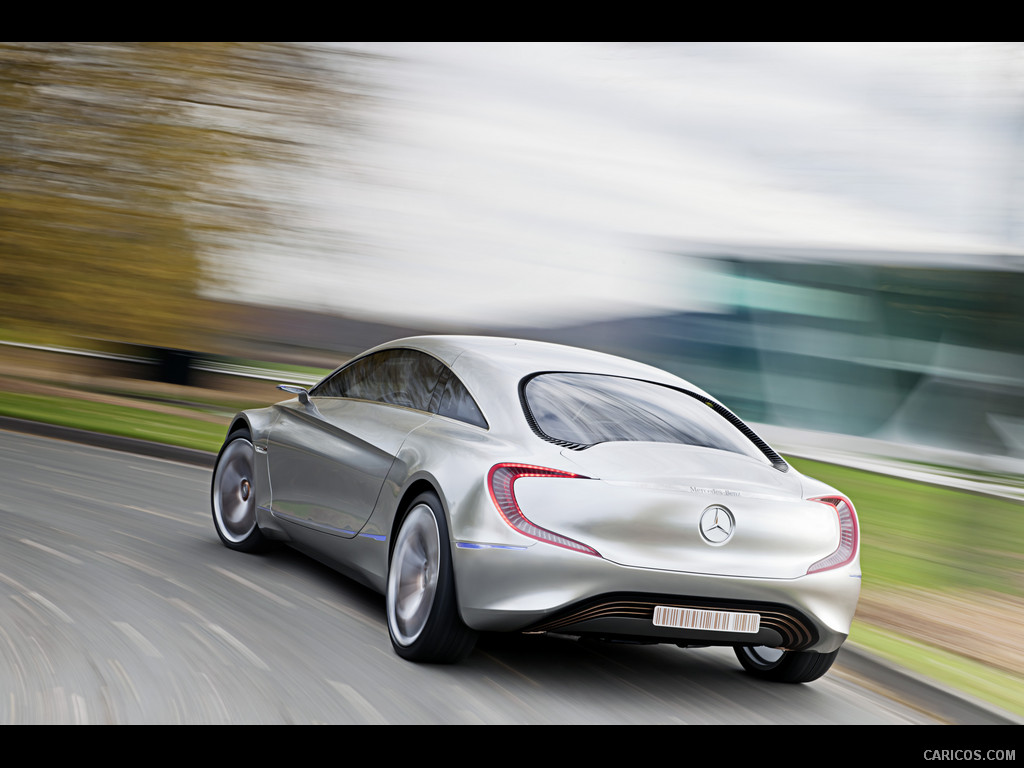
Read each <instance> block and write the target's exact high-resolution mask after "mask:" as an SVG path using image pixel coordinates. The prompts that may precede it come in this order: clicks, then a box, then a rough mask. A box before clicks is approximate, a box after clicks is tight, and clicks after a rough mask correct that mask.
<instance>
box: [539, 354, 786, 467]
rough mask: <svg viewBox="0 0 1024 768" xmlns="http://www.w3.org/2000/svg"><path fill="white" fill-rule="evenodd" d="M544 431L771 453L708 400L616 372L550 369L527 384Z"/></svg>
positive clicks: (592, 439)
mask: <svg viewBox="0 0 1024 768" xmlns="http://www.w3.org/2000/svg"><path fill="white" fill-rule="evenodd" d="M525 395H526V401H527V405H528V407H529V411H530V413H531V415H532V416H533V418H534V420H535V421H536V423H537V426H538V428H539V429H540V431H541V432H542V433H543V434H544V435H545V436H547V437H549V438H552V439H554V440H561V441H566V442H569V443H574V444H576V445H583V446H587V445H595V444H597V443H606V442H612V441H630V440H632V441H644V442H657V443H682V444H684V445H697V446H703V447H705V448H716V449H718V450H723V451H731V452H733V453H740V454H743V455H744V456H751V457H754V458H757V459H760V460H762V461H768V459H767V457H766V456H765V455H764V453H762V452H761V451H760V450H759V449H758V448H757V446H755V445H754V444H753V443H752V442H751V441H750V440H748V439H747V438H746V436H745V435H743V434H742V433H741V432H740V431H739V430H738V429H737V428H736V427H734V426H733V425H732V424H730V423H729V422H728V421H726V420H725V419H724V418H723V417H722V416H720V415H719V414H717V413H716V412H715V411H714V410H712V409H711V408H709V407H708V406H707V405H706V404H705V403H704V402H703V401H701V400H699V399H696V398H694V397H691V396H690V395H687V394H685V393H683V392H680V391H679V390H676V389H672V388H671V387H665V386H661V385H659V384H652V383H651V382H647V381H638V380H636V379H625V378H619V377H617V376H598V375H594V374H578V373H548V374H541V375H540V376H536V377H534V378H533V379H531V380H530V381H529V382H528V383H527V384H526V388H525Z"/></svg>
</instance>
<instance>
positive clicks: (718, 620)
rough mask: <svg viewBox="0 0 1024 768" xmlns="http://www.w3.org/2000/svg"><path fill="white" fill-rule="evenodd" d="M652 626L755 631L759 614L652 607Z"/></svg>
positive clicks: (759, 617)
mask: <svg viewBox="0 0 1024 768" xmlns="http://www.w3.org/2000/svg"><path fill="white" fill-rule="evenodd" d="M654 626H656V627H675V628H677V629H706V630H710V631H712V632H757V631H758V629H760V627H761V616H760V615H759V614H756V613H738V612H737V613H734V612H732V611H705V610H702V609H699V608H673V607H671V606H668V605H658V606H655V607H654Z"/></svg>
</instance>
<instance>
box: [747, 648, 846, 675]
mask: <svg viewBox="0 0 1024 768" xmlns="http://www.w3.org/2000/svg"><path fill="white" fill-rule="evenodd" d="M734 650H735V651H736V658H737V659H739V662H740V664H741V665H742V666H743V668H744V669H745V670H746V671H747V672H749V673H750V674H752V675H754V676H755V677H759V678H761V679H762V680H771V681H773V682H777V683H809V682H811V681H812V680H817V679H818V678H819V677H821V676H822V675H824V674H825V673H826V672H828V670H829V668H830V667H831V666H832V662H834V661H835V660H836V656H838V655H839V651H838V650H835V651H832V652H831V653H813V652H811V651H784V650H781V649H779V648H768V647H766V646H763V645H757V646H754V645H740V646H736V648H735V649H734Z"/></svg>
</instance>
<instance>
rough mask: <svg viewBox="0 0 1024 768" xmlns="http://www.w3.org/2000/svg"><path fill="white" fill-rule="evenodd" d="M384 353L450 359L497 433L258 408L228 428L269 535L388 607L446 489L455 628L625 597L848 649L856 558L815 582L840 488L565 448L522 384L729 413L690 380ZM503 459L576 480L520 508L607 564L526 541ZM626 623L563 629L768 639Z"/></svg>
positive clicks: (500, 350) (525, 484)
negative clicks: (425, 521)
mask: <svg viewBox="0 0 1024 768" xmlns="http://www.w3.org/2000/svg"><path fill="white" fill-rule="evenodd" d="M382 349H415V350H419V351H422V352H425V353H426V354H428V355H431V356H432V357H434V358H436V359H437V360H439V361H441V362H442V363H443V364H444V365H445V366H447V367H448V368H449V369H450V370H451V372H452V373H453V374H454V375H455V376H457V377H458V378H459V379H460V380H461V382H462V383H463V384H464V385H465V388H466V389H467V390H468V392H469V393H470V394H471V395H472V397H473V399H474V400H475V401H476V403H477V404H478V405H479V408H480V410H481V411H482V413H483V415H484V417H485V418H486V420H487V427H486V428H483V427H480V426H475V425H473V424H469V423H465V422H463V421H459V420H456V419H454V418H448V417H445V416H441V415H438V414H436V413H429V412H426V411H424V410H417V409H414V408H409V407H404V406H402V405H390V404H385V403H374V402H366V401H362V400H353V399H348V398H337V397H317V396H313V397H310V398H309V400H308V402H302V400H301V399H300V398H295V399H291V400H287V401H285V402H282V403H278V404H277V405H273V406H270V407H268V408H263V409H256V410H250V411H245V412H243V413H241V414H239V415H238V417H236V420H235V422H234V423H233V425H232V430H233V429H235V428H236V427H237V426H239V425H242V424H244V425H246V426H247V427H248V429H249V431H250V434H251V436H252V442H253V444H254V446H255V451H256V465H255V475H256V482H255V488H256V491H255V492H256V503H257V518H258V524H259V527H260V528H261V529H262V530H263V531H264V532H265V533H266V534H267V535H268V536H270V537H273V538H277V539H281V540H284V541H287V542H289V543H290V544H292V545H293V546H295V547H297V548H299V549H301V550H303V551H305V552H307V553H309V554H311V555H313V556H315V557H317V558H320V559H322V560H324V561H325V562H327V563H329V564H331V565H333V566H334V567H336V568H338V569H340V570H342V571H344V572H345V573H347V574H349V575H351V576H353V577H354V578H357V579H359V580H360V581H362V582H363V583H365V584H367V585H369V586H371V587H372V588H374V589H376V590H379V591H382V592H383V591H384V589H385V585H386V580H387V574H388V559H389V552H390V546H391V542H392V539H393V537H394V535H395V531H396V521H397V520H399V519H400V517H401V514H402V513H403V511H404V509H405V507H404V505H406V504H408V501H409V499H410V498H411V497H412V496H414V495H415V494H416V493H418V492H419V491H420V490H422V489H424V488H430V489H432V490H433V491H435V492H436V493H437V495H438V497H439V498H440V500H441V503H442V505H443V507H444V513H445V515H446V518H447V521H448V530H449V532H450V539H451V541H450V545H451V552H452V561H453V568H454V575H455V585H456V594H457V599H458V604H459V611H460V614H461V617H462V619H463V621H464V622H465V623H466V624H467V625H468V626H470V627H472V628H475V629H480V630H500V631H517V630H531V629H534V628H538V627H540V628H542V629H543V628H544V624H545V622H547V621H549V620H550V621H554V620H556V619H559V617H560V616H563V614H565V612H566V611H568V612H569V613H572V611H573V609H574V606H579V605H582V604H586V603H587V601H591V600H605V599H606V598H608V599H610V600H612V601H613V602H614V601H616V600H619V598H620V597H621V598H622V600H625V601H626V602H630V604H632V603H633V602H638V603H645V604H646V603H648V602H650V603H657V604H661V603H666V604H669V603H671V604H675V603H678V604H700V605H708V606H710V607H712V608H717V607H723V606H724V607H726V608H728V607H729V606H731V605H737V606H742V605H754V606H763V607H766V608H764V610H766V611H767V612H770V610H769V609H771V608H772V607H773V606H778V607H779V609H780V611H781V612H782V613H786V615H787V616H789V615H790V614H792V615H794V616H796V618H795V619H793V621H795V622H796V623H797V624H800V625H804V624H806V625H807V627H806V631H807V633H808V637H809V638H810V639H809V640H806V641H801V642H802V643H803V645H802V646H801V647H802V648H804V649H807V650H816V651H823V652H827V651H831V650H834V649H836V648H838V647H839V645H840V644H841V643H842V642H843V640H844V639H845V638H846V636H847V634H848V633H849V628H850V622H851V620H852V617H853V613H854V610H855V607H856V603H857V598H858V595H859V590H860V565H859V556H858V555H857V554H856V553H855V554H854V556H853V557H852V558H851V559H850V560H849V561H848V562H847V563H845V564H844V565H842V566H841V567H837V568H833V569H831V570H825V571H822V572H817V573H812V574H808V573H807V571H808V567H809V566H810V565H811V564H812V563H815V562H816V561H818V560H820V559H821V558H824V557H827V556H828V555H829V554H830V553H831V552H833V551H834V550H835V549H836V547H837V542H838V540H839V537H840V530H839V524H838V522H837V518H836V514H835V511H834V510H833V509H832V508H831V507H830V506H829V505H827V504H823V503H821V502H820V501H811V500H809V499H810V498H811V497H812V496H822V495H828V494H836V493H837V492H836V491H835V489H831V488H829V487H828V486H825V485H823V484H821V483H819V482H817V481H815V480H812V479H810V478H807V477H805V476H803V475H801V474H800V473H799V472H797V471H796V470H795V469H793V468H792V467H783V468H782V469H780V468H779V467H777V466H772V464H771V462H769V461H767V460H765V461H760V460H758V459H756V458H753V459H752V458H750V457H747V456H741V455H738V454H732V453H726V452H724V451H720V450H713V449H709V448H699V447H693V446H686V445H675V444H665V443H626V442H618V443H606V444H599V445H595V446H593V447H590V448H587V449H586V450H569V449H566V448H564V447H562V446H559V445H557V444H554V443H552V442H549V441H547V440H545V439H542V438H541V437H539V436H538V435H537V433H536V432H535V431H534V429H533V428H532V427H531V426H530V424H529V423H528V421H527V419H526V418H525V417H524V410H523V406H522V404H521V401H520V382H521V381H522V380H523V378H524V377H526V376H530V375H532V374H536V373H538V372H542V371H567V372H584V373H598V374H609V375H615V376H622V377H628V378H639V379H645V380H648V381H653V382H656V383H661V384H666V385H669V386H672V387H681V388H685V389H686V390H688V391H690V392H696V393H698V394H700V395H701V398H702V399H703V398H705V397H706V398H707V400H708V401H709V402H716V403H717V401H714V398H712V397H711V396H710V395H708V394H707V393H705V392H703V391H702V390H700V389H698V388H697V387H695V386H694V385H692V384H691V383H689V382H686V381H684V380H682V379H679V378H677V377H675V376H673V375H671V374H669V373H667V372H665V371H661V370H658V369H656V368H652V367H650V366H646V365H642V364H640V363H635V362H632V361H628V360H624V359H621V358H616V357H611V356H608V355H603V354H599V353H594V352H588V351H585V350H578V349H574V348H569V347H563V346H559V345H552V344H542V343H536V342H524V341H518V340H512V339H494V338H478V337H416V338H411V339H401V340H398V341H395V342H391V343H389V344H386V345H381V346H380V347H377V348H375V349H374V350H370V351H368V352H367V353H365V354H370V353H372V352H375V351H377V350H382ZM364 356H365V355H364ZM505 462H515V463H520V464H526V465H533V466H541V467H546V468H550V469H553V470H560V471H563V472H566V473H572V474H573V475H576V476H578V477H572V478H568V477H537V478H531V477H526V478H521V479H519V480H518V481H517V482H516V486H515V496H516V498H517V499H518V501H519V503H520V506H521V508H522V511H523V513H524V514H525V515H526V517H528V518H529V519H530V520H532V521H533V522H534V523H536V524H537V525H540V526H542V527H544V528H547V529H550V530H553V531H557V532H558V533H560V534H563V535H565V536H568V537H570V538H572V539H575V540H577V541H580V542H583V543H585V544H586V545H589V546H590V547H593V548H594V549H595V550H596V551H597V553H598V555H597V556H595V555H590V554H583V553H580V552H574V551H570V550H567V549H564V548H561V547H558V546H554V545H552V544H548V543H545V542H542V541H538V540H536V539H534V538H530V537H528V536H525V535H523V534H522V533H520V532H519V531H518V530H516V529H515V528H513V527H512V526H511V525H510V524H509V523H508V522H506V520H505V519H503V518H502V517H501V515H500V514H499V513H498V510H497V508H496V505H495V501H494V500H493V499H492V497H491V493H490V490H489V487H488V473H489V471H490V469H491V468H492V467H494V466H495V465H496V464H499V463H505ZM719 506H720V507H724V508H725V509H727V510H728V513H729V515H730V518H731V524H732V525H734V532H733V533H732V535H731V537H730V538H729V539H728V540H727V541H725V542H722V543H719V542H709V541H708V540H707V539H706V538H704V537H702V535H701V533H700V527H701V517H702V515H703V514H704V512H705V511H706V510H707V509H708V508H709V507H719ZM609 596H612V598H609ZM673 601H674V602H673ZM628 613H629V612H628V611H625V612H624V611H621V610H618V609H616V610H610V609H609V612H608V614H607V617H602V616H596V615H595V616H596V617H584V618H579V617H575V618H572V619H566V620H565V621H562V624H560V625H558V626H561V627H562V628H563V629H567V630H568V631H571V632H594V633H597V634H609V635H623V636H625V635H628V636H637V637H641V636H642V637H647V638H649V639H653V640H661V641H670V642H701V641H707V642H721V643H724V644H730V643H740V642H750V641H751V639H752V638H751V637H750V636H739V635H732V634H728V633H718V634H714V635H710V636H704V635H703V634H702V633H700V632H693V631H689V632H677V631H674V630H665V629H661V628H655V627H652V626H651V624H650V621H649V619H648V618H646V614H644V616H645V618H640V619H632V618H630V617H629V615H628ZM566 621H568V623H567V624H566V623H565V622H566ZM786 621H790V619H789V618H787V619H786ZM556 624H557V622H556ZM552 626H553V627H554V630H555V631H557V630H558V626H555V625H552ZM800 631H803V630H800ZM785 634H786V633H785V631H782V630H780V631H778V632H776V630H774V629H771V628H767V629H763V630H762V631H761V633H760V634H759V635H757V636H756V637H755V638H754V639H755V640H756V641H757V642H759V643H763V644H766V645H786V644H787V643H789V644H792V642H795V641H792V640H791V638H788V637H785V636H784V635H785Z"/></svg>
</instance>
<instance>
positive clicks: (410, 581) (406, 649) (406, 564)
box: [385, 492, 476, 663]
mask: <svg viewBox="0 0 1024 768" xmlns="http://www.w3.org/2000/svg"><path fill="white" fill-rule="evenodd" d="M385 600H386V603H387V612H388V632H389V634H390V635H391V644H392V645H393V646H394V649H395V651H396V652H397V653H398V655H399V656H401V657H402V658H404V659H409V660H410V661H422V662H434V663H452V662H456V661H459V660H460V659H463V658H465V657H466V656H467V655H469V653H470V652H471V651H472V650H473V646H474V645H475V644H476V632H474V631H473V630H471V629H469V627H467V626H466V625H465V624H463V623H462V619H461V618H460V617H459V610H458V603H457V601H456V597H455V577H454V574H453V572H452V557H451V548H450V545H449V542H448V526H447V523H446V521H445V517H444V511H443V510H442V509H441V502H440V500H439V499H438V498H437V496H436V495H435V494H433V493H430V492H427V493H422V494H420V495H419V496H417V497H416V499H415V500H414V501H413V502H412V504H410V505H409V507H408V511H407V512H406V514H405V517H404V518H403V519H402V523H401V526H400V527H399V529H398V534H397V536H396V537H395V545H394V548H393V549H392V552H391V563H390V567H389V568H388V584H387V591H386V595H385Z"/></svg>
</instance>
